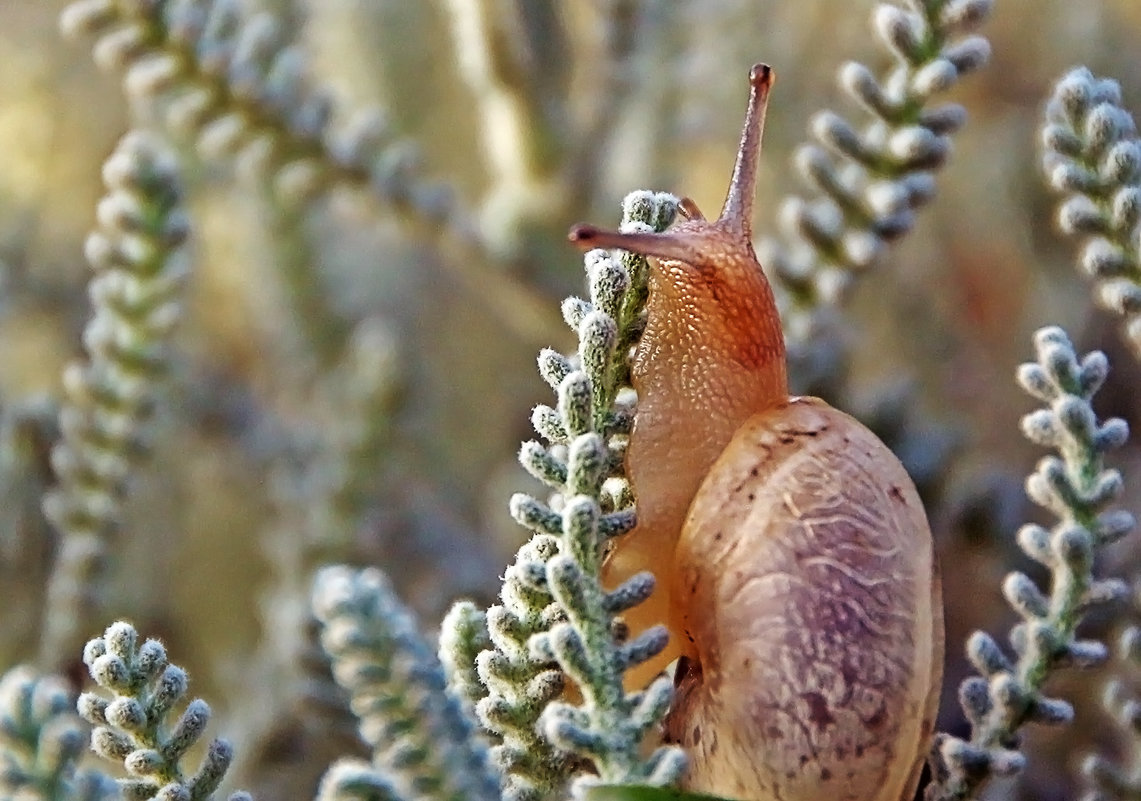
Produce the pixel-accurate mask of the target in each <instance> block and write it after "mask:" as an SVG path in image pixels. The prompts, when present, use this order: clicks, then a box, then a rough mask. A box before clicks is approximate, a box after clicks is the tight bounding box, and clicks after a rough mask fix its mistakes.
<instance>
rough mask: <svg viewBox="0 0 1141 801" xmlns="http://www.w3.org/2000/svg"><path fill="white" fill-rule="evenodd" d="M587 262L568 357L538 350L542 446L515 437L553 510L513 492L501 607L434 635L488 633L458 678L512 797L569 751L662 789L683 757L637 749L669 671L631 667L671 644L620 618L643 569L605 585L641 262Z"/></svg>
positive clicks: (640, 207)
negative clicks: (645, 678) (641, 684)
mask: <svg viewBox="0 0 1141 801" xmlns="http://www.w3.org/2000/svg"><path fill="white" fill-rule="evenodd" d="M676 204H677V201H676V199H675V198H673V197H672V196H670V195H654V194H652V193H649V192H637V193H634V194H632V195H630V196H629V197H628V198H627V199H626V202H625V204H624V216H623V223H622V225H623V230H630V231H633V230H641V231H661V230H663V229H664V228H665V227H666V226H668V225H669V223H670V222H671V221H672V219H673V216H674V213H675V211H676ZM586 265H587V276H588V281H589V284H590V300H589V301H587V300H582V299H580V298H569V299H568V300H567V301H565V302H564V304H563V315H564V317H565V318H566V321H567V323H568V324H569V325H570V326H571V327H572V328H574V329H575V330H576V332H577V333H578V337H579V348H578V352H577V353H576V354H574V355H573V356H569V357H568V356H563V355H561V354H559V353H556V352H555V351H552V350H544V351H543V352H542V353H540V354H539V372H540V373H541V374H542V376H543V378H544V379H545V380H546V381H547V383H548V384H550V386H551V387H552V389H554V390H555V391H556V393H557V397H558V402H557V405H556V406H554V407H550V406H539V407H537V408H536V409H535V411H534V414H533V415H532V422H533V423H534V425H535V428H536V430H537V431H538V432H539V433H540V434H541V435H542V436H543V437H544V438H545V439H546V440H547V444H542V443H539V442H527V443H524V444H523V447H522V448H521V450H520V454H519V458H520V461H521V462H522V464H523V466H524V467H525V468H527V470H528V471H529V472H531V473H532V474H533V475H535V477H536V478H538V479H539V480H541V481H543V482H544V483H546V484H547V485H548V486H550V487H551V489H552V490H553V491H554V495H553V497H552V499H551V502H550V503H549V504H548V503H544V502H542V501H539V500H537V499H535V498H532V497H529V496H526V495H521V494H520V495H516V496H515V497H513V498H512V499H511V513H512V515H513V516H514V517H515V519H516V520H517V521H518V522H519V523H520V524H521V525H523V526H526V527H527V528H529V529H531V530H532V532H533V533H534V536H533V537H532V539H531V540H530V541H529V542H528V543H527V544H526V545H525V546H524V547H523V548H522V549H520V551H519V554H518V555H517V557H516V560H515V564H514V565H512V566H511V567H510V568H509V569H508V571H507V574H506V576H505V582H504V588H503V593H502V604H501V605H497V606H493V607H492V608H491V609H489V610H488V612H487V614H486V618H485V621H484V620H480V619H478V618H477V617H475V613H474V611H473V610H471V609H469V608H467V607H457V608H456V609H455V610H453V613H452V614H451V615H450V616H449V617H448V619H447V620H446V621H445V627H446V628H445V631H444V634H443V640H444V643H445V644H446V645H448V646H449V649H450V651H451V652H452V653H453V654H454V656H452V657H449V661H450V662H452V663H453V664H457V665H458V664H459V662H460V660H461V659H462V658H463V657H462V655H461V654H462V652H463V651H464V650H468V651H470V650H472V645H471V643H472V642H473V641H474V639H475V638H480V637H483V636H487V637H488V639H489V640H490V643H491V644H492V646H493V647H491V648H488V649H486V650H484V651H483V652H482V653H480V654H479V656H478V657H477V659H476V665H477V674H478V675H477V677H473V676H471V674H470V673H465V672H462V671H460V670H458V669H457V668H453V670H452V675H453V676H457V679H456V680H455V683H454V686H455V687H456V688H457V691H458V692H461V693H462V694H463V695H465V696H466V697H467V698H468V699H469V700H470V701H471V702H473V703H475V707H476V712H477V715H478V717H479V719H480V721H481V723H482V724H483V726H484V727H485V728H486V729H487V730H488V731H489V732H491V733H493V734H494V735H496V737H497V738H498V739H499V742H498V743H497V744H496V745H495V747H494V748H493V755H494V758H495V761H496V764H497V766H498V767H499V768H500V770H501V771H503V773H504V774H505V778H506V787H505V792H506V796H507V797H508V798H512V799H531V798H538V797H541V796H542V795H544V794H546V793H550V792H552V791H555V792H557V791H560V789H561V788H562V786H563V784H564V783H565V781H566V780H567V778H569V777H570V775H571V771H572V769H573V768H574V767H575V760H574V759H573V758H572V756H573V757H578V758H580V759H585V760H587V761H588V762H589V763H590V764H592V765H593V766H594V768H595V770H596V771H597V773H598V775H599V776H600V777H602V779H604V780H608V781H625V782H633V783H652V784H665V783H670V782H672V781H674V780H675V779H676V777H677V776H678V774H679V771H680V768H681V766H682V765H683V761H682V759H681V754H680V752H679V751H677V750H676V749H670V748H663V749H659V750H658V751H656V752H655V753H654V754H653V755H651V756H650V757H649V758H648V759H646V758H644V757H643V755H642V754H641V753H640V747H641V743H642V741H643V740H644V739H645V736H646V734H647V732H648V731H649V730H650V729H651V728H653V726H654V725H655V724H656V723H657V722H658V721H659V720H660V719H661V717H662V716H663V715H664V714H665V710H666V707H667V706H668V703H669V698H670V696H671V688H670V685H669V681H668V680H666V679H663V680H660V681H659V682H657V683H655V684H654V685H653V686H652V687H651V688H650V689H648V690H647V691H645V692H644V693H633V694H630V695H627V694H626V693H624V692H623V690H622V675H623V672H624V671H625V669H626V668H627V667H629V666H631V665H634V664H638V663H639V662H641V661H644V660H645V659H647V658H649V657H650V656H652V655H653V654H655V653H657V652H658V651H660V650H661V649H662V648H663V647H664V645H665V636H666V635H665V631H664V629H662V628H660V627H659V628H656V629H653V630H651V631H648V632H646V633H645V634H643V635H641V636H639V637H638V638H637V639H635V640H634V641H632V642H626V641H625V634H624V633H622V632H621V630H620V629H618V628H616V615H618V614H620V613H621V612H623V611H625V610H626V609H628V608H630V607H631V606H633V605H635V604H637V603H639V602H641V601H642V600H643V599H645V598H646V597H647V596H648V595H649V592H650V590H651V589H652V587H653V579H652V577H650V576H649V574H644V575H640V576H638V577H636V578H635V579H634V580H632V581H631V582H629V584H628V585H623V586H622V587H619V588H616V589H615V590H614V591H613V592H611V593H606V592H605V591H603V589H602V587H601V584H600V582H599V570H600V566H601V549H602V547H603V545H604V543H605V542H606V540H607V539H609V538H610V537H612V536H615V535H617V534H621V533H623V532H625V531H628V530H629V529H630V527H631V526H632V524H633V521H634V518H633V509H632V499H631V497H630V492H629V487H628V485H627V484H626V481H625V478H624V475H623V464H622V457H623V453H624V448H625V443H626V438H627V435H628V434H629V427H630V422H631V419H632V418H631V407H630V404H629V400H626V399H620V393H621V391H622V390H623V388H627V387H628V386H629V369H630V368H629V361H628V357H629V351H630V347H631V346H632V344H633V343H634V341H635V340H636V338H637V336H638V335H639V334H640V331H641V327H642V325H643V324H644V323H643V315H642V307H643V305H644V303H645V299H646V270H647V263H646V260H645V258H644V257H641V256H636V255H632V254H621V255H615V254H609V253H605V252H603V251H592V252H591V253H589V254H587V257H586ZM479 625H486V627H487V634H486V635H484V634H483V633H482V631H481V630H480V629H479V627H478V626H479ZM567 677H569V678H571V679H572V680H573V681H574V683H575V685H576V687H577V688H578V690H579V691H580V692H581V693H582V696H583V699H584V700H583V704H582V705H581V706H572V705H568V704H566V703H556V702H554V699H555V698H556V697H557V696H558V695H559V694H560V693H561V692H562V691H563V689H564V687H565V686H566V684H567ZM475 678H478V681H479V684H476V682H475Z"/></svg>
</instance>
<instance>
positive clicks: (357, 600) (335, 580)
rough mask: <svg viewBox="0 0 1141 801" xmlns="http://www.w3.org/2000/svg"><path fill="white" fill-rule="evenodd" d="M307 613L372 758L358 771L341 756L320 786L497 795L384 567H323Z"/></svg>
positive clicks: (455, 797) (449, 797)
mask: <svg viewBox="0 0 1141 801" xmlns="http://www.w3.org/2000/svg"><path fill="white" fill-rule="evenodd" d="M313 612H314V614H315V615H316V617H317V619H318V620H320V622H321V623H322V625H323V626H324V628H323V630H322V632H321V643H322V645H323V646H324V648H325V651H326V652H327V653H328V654H329V656H330V658H331V659H332V661H333V675H334V677H335V678H336V679H337V682H338V683H339V684H341V686H343V687H344V688H345V689H346V690H348V692H349V694H350V697H351V705H352V710H353V712H354V713H355V714H356V715H357V718H358V719H359V720H360V733H361V737H362V738H363V739H364V740H365V742H367V743H368V744H369V745H370V746H371V747H372V749H373V757H372V764H371V766H368V767H367V769H366V770H364V771H363V772H361V771H357V772H356V773H354V774H352V775H354V776H356V778H354V779H353V780H351V781H349V780H348V779H346V778H345V777H346V776H348V775H349V774H350V773H352V771H351V770H350V768H352V766H353V764H355V763H344V764H342V763H338V764H339V765H340V767H338V768H337V772H335V773H333V774H332V775H331V776H327V777H326V780H325V781H324V782H323V783H322V786H323V787H324V788H326V790H327V791H328V792H330V793H332V792H333V790H334V788H340V789H339V790H338V792H341V791H345V792H348V791H347V790H346V789H345V788H351V787H356V788H358V790H359V792H360V793H363V794H365V795H366V796H368V797H370V798H371V797H385V796H384V793H385V792H388V791H387V790H382V789H381V788H382V785H383V786H387V787H388V788H389V789H390V790H391V792H392V793H393V794H394V797H396V798H403V799H416V798H432V799H441V800H442V801H480V800H485V801H490V799H496V798H498V797H499V777H498V776H497V775H496V773H495V772H494V770H493V769H492V767H491V764H490V762H489V759H488V753H487V749H486V748H485V747H484V746H483V745H482V743H480V742H479V741H478V740H477V739H476V737H475V736H474V727H473V726H472V724H471V722H470V721H469V719H468V717H467V716H466V715H465V714H464V711H463V709H462V707H461V704H460V701H459V700H458V699H457V698H455V697H454V696H452V695H450V694H448V693H447V692H446V687H445V682H444V673H443V670H442V668H441V666H440V663H439V660H438V659H437V658H436V655H435V654H434V653H432V650H431V648H429V646H428V643H427V642H426V641H425V640H424V638H423V636H422V635H421V634H420V631H419V628H418V627H417V625H416V622H415V620H414V619H413V617H412V614H411V612H409V610H408V609H407V608H405V606H404V605H403V604H402V603H401V602H400V601H399V600H398V599H397V597H396V594H395V593H394V591H393V589H392V587H391V585H390V584H389V581H388V579H387V578H386V577H385V576H384V574H383V573H381V572H380V571H379V570H376V569H375V568H368V569H364V570H355V569H353V568H349V567H344V566H334V567H327V568H324V569H322V570H321V571H320V572H319V573H318V574H317V577H316V580H315V582H314V588H313ZM358 767H359V765H358ZM370 777H371V778H370ZM354 792H356V791H354ZM350 794H352V793H350Z"/></svg>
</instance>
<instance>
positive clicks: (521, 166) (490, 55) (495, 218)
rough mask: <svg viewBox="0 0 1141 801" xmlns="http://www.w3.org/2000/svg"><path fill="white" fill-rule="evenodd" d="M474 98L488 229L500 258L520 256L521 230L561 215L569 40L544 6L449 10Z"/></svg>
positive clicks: (453, 5) (456, 3) (486, 3)
mask: <svg viewBox="0 0 1141 801" xmlns="http://www.w3.org/2000/svg"><path fill="white" fill-rule="evenodd" d="M442 5H443V8H444V9H445V10H446V11H447V12H448V21H449V23H450V27H451V31H452V39H453V42H454V47H455V51H456V59H457V61H458V62H459V72H460V75H461V77H462V79H463V80H464V82H465V83H467V85H468V88H469V89H470V90H471V94H472V97H473V99H474V101H475V109H476V112H477V117H478V119H479V121H480V127H481V132H482V135H483V140H484V154H485V157H486V161H487V164H488V168H489V175H490V178H491V188H490V190H489V191H488V194H487V197H486V199H485V201H484V203H483V204H482V205H483V212H482V215H481V216H482V220H481V228H482V233H483V238H484V239H485V241H487V242H488V243H489V244H490V245H491V247H492V249H493V251H495V252H497V253H502V254H505V255H509V254H511V253H513V252H517V251H518V242H516V241H514V240H517V239H518V238H519V237H520V234H521V231H520V228H521V227H522V226H524V225H526V224H527V223H533V222H534V220H535V218H536V217H537V218H539V219H543V218H547V219H549V218H550V215H551V214H552V212H554V211H556V210H557V209H559V208H561V201H562V198H563V196H564V195H563V193H562V192H559V191H558V190H557V189H556V188H555V181H556V180H557V178H558V172H559V167H561V166H562V163H563V161H564V160H565V151H566V149H567V140H568V130H569V127H570V125H569V119H568V117H567V113H566V111H567V110H566V108H565V103H563V102H561V100H560V98H565V97H566V95H567V89H568V85H569V83H570V65H571V63H572V62H571V60H570V59H569V58H567V33H566V31H565V30H564V26H563V24H562V20H561V15H560V14H559V13H558V12H557V11H556V10H555V7H554V6H548V5H547V4H545V3H516V4H510V5H505V4H503V3H498V2H494V0H448V2H446V3H444V4H442Z"/></svg>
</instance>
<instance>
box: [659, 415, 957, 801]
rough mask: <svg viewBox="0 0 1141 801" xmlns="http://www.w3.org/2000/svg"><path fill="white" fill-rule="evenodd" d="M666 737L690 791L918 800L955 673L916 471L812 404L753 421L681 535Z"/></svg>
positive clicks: (783, 799)
mask: <svg viewBox="0 0 1141 801" xmlns="http://www.w3.org/2000/svg"><path fill="white" fill-rule="evenodd" d="M675 565H676V571H677V572H676V574H675V577H674V578H675V584H674V586H675V597H674V607H675V608H674V620H675V621H676V622H677V623H676V625H678V626H679V627H680V628H681V629H682V632H681V633H682V634H683V636H684V637H686V638H688V640H689V643H690V644H691V648H692V652H691V653H694V654H695V656H691V657H687V658H685V659H683V660H682V663H681V665H680V667H679V671H678V677H677V683H678V697H677V699H676V701H675V705H674V708H673V709H672V710H671V713H670V717H669V719H668V720H667V724H666V729H667V736H668V738H669V739H672V740H673V741H675V742H678V743H680V744H682V745H683V746H684V747H685V749H686V750H687V752H688V753H689V755H690V760H691V765H690V772H689V774H688V779H687V782H688V787H689V788H690V789H692V790H696V791H700V792H707V793H713V794H717V795H721V796H725V797H730V798H748V799H774V801H820V799H828V801H848V800H849V799H850V800H851V801H869V800H870V799H877V800H878V799H882V801H900V799H909V798H910V797H911V795H912V794H913V793H914V791H915V784H916V782H917V780H918V775H919V769H920V768H921V766H922V758H923V756H924V755H925V754H926V751H927V749H928V747H929V743H930V738H931V733H932V728H933V720H934V715H935V711H936V706H937V702H938V692H939V686H940V679H941V671H942V642H943V637H942V612H941V608H942V607H941V604H940V599H939V595H940V592H939V583H938V578H937V573H936V566H935V562H934V555H933V552H932V543H931V535H930V531H929V528H928V524H927V519H926V516H925V515H924V512H923V507H922V504H921V503H920V500H919V497H918V495H917V494H916V491H915V488H914V485H913V484H912V482H911V480H910V478H909V477H908V476H907V473H906V472H905V471H904V469H903V466H902V465H901V464H900V463H899V461H898V460H897V459H896V458H895V456H894V455H893V454H892V453H891V452H890V451H889V450H888V449H887V447H886V446H885V445H884V444H883V443H882V442H880V441H879V439H877V438H876V437H875V435H874V434H872V433H871V432H870V431H868V430H867V429H866V428H865V427H864V426H863V425H861V424H860V423H859V422H857V421H856V420H854V419H853V418H851V417H849V416H848V415H846V414H844V413H842V412H839V411H837V410H835V409H833V408H831V407H830V406H828V405H827V404H825V403H824V402H823V401H820V400H818V399H815V398H798V399H793V400H791V401H790V402H789V403H787V404H785V405H782V406H778V407H776V408H774V409H771V410H768V411H765V412H762V413H760V414H757V415H755V416H753V417H752V418H750V419H749V420H748V421H747V422H746V423H745V424H744V425H743V426H742V427H741V428H740V429H739V430H738V432H737V433H736V435H735V436H734V437H733V439H732V441H731V442H730V444H729V446H728V447H727V448H726V449H725V451H724V452H723V453H722V455H721V456H720V458H719V459H718V460H717V462H716V463H715V465H714V467H713V469H712V470H711V471H710V472H709V474H708V477H707V478H706V480H705V481H704V483H703V484H702V485H701V487H700V489H699V490H698V492H697V495H696V497H695V498H694V501H693V504H692V505H691V507H690V510H689V514H688V518H687V521H686V525H685V527H684V529H683V532H682V535H681V539H680V541H679V543H678V548H677V553H676V559H675Z"/></svg>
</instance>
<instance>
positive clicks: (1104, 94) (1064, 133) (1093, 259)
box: [1042, 67, 1141, 357]
mask: <svg viewBox="0 0 1141 801" xmlns="http://www.w3.org/2000/svg"><path fill="white" fill-rule="evenodd" d="M1042 145H1043V155H1042V162H1043V167H1044V169H1045V171H1046V177H1047V180H1048V182H1049V184H1050V187H1051V188H1052V189H1053V190H1054V191H1055V192H1057V193H1058V194H1059V195H1061V196H1062V198H1063V199H1062V202H1061V204H1060V206H1059V207H1058V222H1059V225H1060V226H1061V228H1062V230H1063V231H1064V232H1065V233H1067V234H1069V235H1070V236H1073V237H1074V238H1076V239H1078V240H1079V241H1080V242H1081V255H1080V256H1079V257H1078V265H1079V267H1080V268H1081V270H1082V272H1084V273H1085V274H1086V275H1087V276H1088V277H1089V278H1090V279H1092V280H1093V282H1094V287H1095V297H1096V298H1097V300H1098V302H1099V303H1100V304H1101V305H1102V306H1103V307H1104V308H1106V309H1109V310H1110V311H1112V312H1115V313H1116V314H1118V315H1120V316H1121V317H1123V318H1124V319H1125V335H1126V338H1127V339H1128V341H1129V344H1130V345H1131V346H1132V347H1133V350H1134V353H1136V354H1137V355H1138V356H1139V357H1141V139H1139V138H1138V136H1137V126H1136V124H1135V123H1134V121H1133V117H1132V115H1130V113H1129V112H1128V111H1127V110H1126V109H1125V108H1123V107H1122V105H1121V87H1120V86H1118V85H1117V82H1116V81H1114V80H1112V79H1109V78H1104V79H1103V78H1096V77H1094V75H1093V74H1092V73H1091V72H1090V71H1089V70H1088V69H1086V68H1085V67H1079V68H1078V69H1075V70H1072V71H1070V72H1069V73H1068V74H1066V75H1065V77H1063V78H1062V79H1061V80H1060V81H1058V83H1057V84H1056V85H1055V86H1054V92H1053V95H1052V97H1051V98H1050V102H1049V104H1048V105H1047V107H1046V122H1045V125H1044V127H1043V129H1042Z"/></svg>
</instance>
